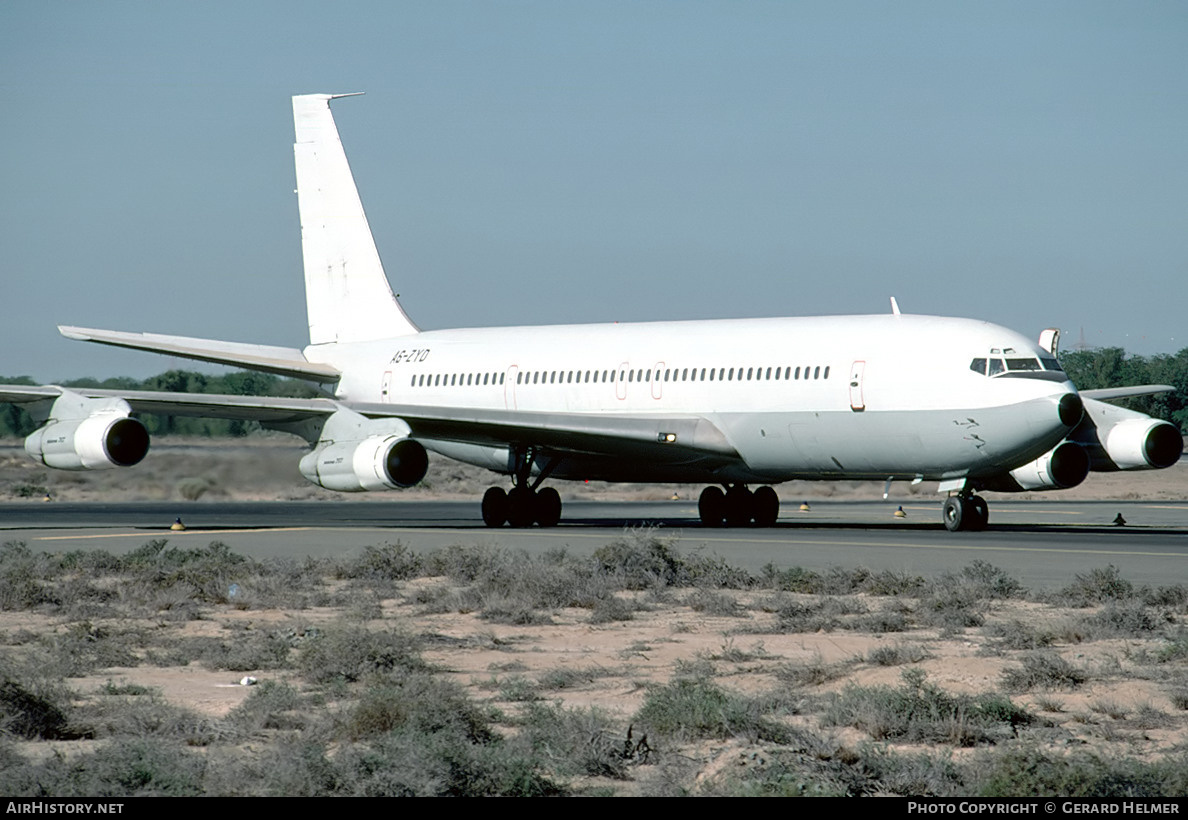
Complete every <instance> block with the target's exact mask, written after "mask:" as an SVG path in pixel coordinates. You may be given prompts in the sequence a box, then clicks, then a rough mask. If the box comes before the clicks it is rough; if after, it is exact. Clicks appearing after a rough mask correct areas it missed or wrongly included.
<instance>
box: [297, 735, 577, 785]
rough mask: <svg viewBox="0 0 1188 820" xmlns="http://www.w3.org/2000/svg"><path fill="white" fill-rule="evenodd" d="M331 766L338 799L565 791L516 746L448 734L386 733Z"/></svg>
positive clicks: (346, 751) (338, 757)
mask: <svg viewBox="0 0 1188 820" xmlns="http://www.w3.org/2000/svg"><path fill="white" fill-rule="evenodd" d="M332 765H333V766H334V769H333V775H334V785H335V791H334V792H333V793H336V794H341V795H356V796H369V797H381V796H396V795H399V796H407V797H413V796H439V797H548V796H559V795H564V794H566V792H567V790H566V788H565V787H564V786H562V785H560V784H558V783H556V782H554V781H553V780H551V779H550V778H549V777H547V776H546V775H545V774H543V773H542V772H541V766H540V762H539V761H538V759H537V758H535V757H534V756H532V755H530V754H525V753H523V752H522V751H521V748H520V746H518V745H514V744H510V743H507V742H504V741H502V740H495V741H493V742H491V743H484V744H475V743H468V742H466V741H465V740H464V739H462V738H459V737H458V736H457V735H455V734H452V733H449V732H439V733H435V734H423V733H421V732H418V731H415V730H412V729H406V730H400V731H395V732H390V733H388V734H385V735H383V736H381V737H378V738H376V739H374V740H373V741H371V742H369V743H367V744H356V745H354V746H351V747H349V748H347V749H344V750H343V751H342V752H340V753H339V754H338V755H336V757H335V759H334V762H333V764H332ZM274 793H284V792H281V791H275V792H274Z"/></svg>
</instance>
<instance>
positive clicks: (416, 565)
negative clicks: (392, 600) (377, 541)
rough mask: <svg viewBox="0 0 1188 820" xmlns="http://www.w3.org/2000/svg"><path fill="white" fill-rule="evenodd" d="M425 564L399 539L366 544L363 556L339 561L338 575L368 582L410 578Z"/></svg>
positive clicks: (338, 576)
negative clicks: (384, 542) (370, 544)
mask: <svg viewBox="0 0 1188 820" xmlns="http://www.w3.org/2000/svg"><path fill="white" fill-rule="evenodd" d="M424 564H425V562H424V561H423V559H422V558H421V556H419V555H417V554H416V553H415V552H412V551H411V550H409V549H408V547H406V546H404V544H402V543H400V542H399V541H397V542H396V543H395V544H383V545H380V546H378V547H375V546H372V547H364V548H363V553H362V554H361V555H360V556H359V557H357V558H354V559H340V560H338V561H337V562H335V566H334V575H335V577H337V578H348V579H360V580H366V581H377V580H380V581H406V580H408V579H409V578H415V577H416V576H417V575H419V574H420V573H421V572H422V570H423V569H424Z"/></svg>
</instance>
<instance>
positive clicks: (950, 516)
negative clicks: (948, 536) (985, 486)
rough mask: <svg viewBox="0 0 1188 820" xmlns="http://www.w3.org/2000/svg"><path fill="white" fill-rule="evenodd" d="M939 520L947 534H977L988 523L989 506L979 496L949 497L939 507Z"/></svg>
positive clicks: (962, 495) (959, 495)
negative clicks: (964, 532) (942, 520)
mask: <svg viewBox="0 0 1188 820" xmlns="http://www.w3.org/2000/svg"><path fill="white" fill-rule="evenodd" d="M941 518H942V519H944V522H945V529H947V530H948V531H949V532H959V531H961V530H968V531H971V532H978V531H980V530H984V529H986V525H987V524H989V523H990V505H988V504H987V503H986V499H984V498H982V497H981V496H980V495H966V494H958V495H951V496H949V497H948V498H946V499H945V503H944V505H943V506H942V507H941Z"/></svg>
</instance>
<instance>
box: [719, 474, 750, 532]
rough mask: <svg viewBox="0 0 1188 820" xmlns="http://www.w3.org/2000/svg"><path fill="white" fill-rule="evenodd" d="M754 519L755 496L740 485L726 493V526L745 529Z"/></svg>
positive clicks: (734, 486)
mask: <svg viewBox="0 0 1188 820" xmlns="http://www.w3.org/2000/svg"><path fill="white" fill-rule="evenodd" d="M754 517H755V496H754V495H752V494H751V491H750V490H748V489H747V488H746V487H744V486H743V485H742V484H734V485H732V486H731V487H730V489H729V490H727V491H726V526H727V527H745V526H747V525H748V524H750V523H751V519H752V518H754Z"/></svg>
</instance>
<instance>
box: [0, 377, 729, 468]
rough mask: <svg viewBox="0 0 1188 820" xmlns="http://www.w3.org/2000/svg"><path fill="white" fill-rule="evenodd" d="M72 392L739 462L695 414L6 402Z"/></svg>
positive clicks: (171, 408) (251, 402) (159, 396)
mask: <svg viewBox="0 0 1188 820" xmlns="http://www.w3.org/2000/svg"><path fill="white" fill-rule="evenodd" d="M64 392H70V393H74V394H77V395H79V396H83V397H85V398H88V399H122V400H123V401H125V402H127V403H128V406H129V407H130V408H131V409H132V410H134V411H138V412H145V413H157V414H160V415H171V416H198V417H206V418H221V419H241V420H252V421H258V422H260V423H261V424H265V425H270V426H276V427H280V428H282V429H286V426H287V425H297V424H300V423H301V422H304V421H308V420H316V419H324V418H328V417H329V416H330V415H332V414H333V413H334V412H336V411H338V410H341V409H347V410H351V411H354V412H355V413H359V414H360V415H362V416H365V417H367V418H372V419H380V418H392V419H400V420H402V421H404V422H405V423H406V424H407V425H408V426H409V429H410V430H411V436H412V437H413V438H421V439H426V440H434V441H447V442H457V443H460V444H478V445H488V446H506V445H509V444H523V445H529V446H534V447H546V448H548V449H550V450H552V451H554V452H558V453H566V452H568V453H580V454H586V455H591V454H592V455H608V456H621V455H631V456H636V457H645V458H646V457H648V456H649V455H650V454H654V455H660V454H663V455H664V456H665V458H666V459H671V458H672V457H673V456H674V455H675V454H676V453H679V452H684V453H696V454H700V455H713V456H717V457H725V458H726V459H728V460H729V459H734V458H737V457H738V454H737V452H736V451H735V449H734V448H733V447H732V446H731V445H730V444H729V442H728V441H727V440H726V437H725V436H724V435H723V434H722V433H721V431H720V430H719V429H718V428H717V427H716V426H715V425H714V424H713V423H712V422H711V421H709V420H707V419H705V418H702V417H700V416H695V415H679V414H673V415H664V416H660V415H626V414H612V413H597V414H586V413H547V412H526V411H510V410H491V409H483V408H470V409H467V408H458V407H423V406H417V405H397V404H363V403H356V402H340V401H337V400H334V399H321V398H318V399H297V398H283V397H274V396H230V395H217V394H205V393H171V392H164V391H161V392H157V391H148V390H107V389H100V388H85V387H71V388H62V387H57V386H53V385H49V386H35V385H0V402H11V403H14V404H23V403H28V402H35V401H45V400H49V399H54V398H56V397H58V396H60V395H62V394H63V393H64Z"/></svg>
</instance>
